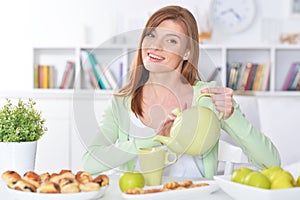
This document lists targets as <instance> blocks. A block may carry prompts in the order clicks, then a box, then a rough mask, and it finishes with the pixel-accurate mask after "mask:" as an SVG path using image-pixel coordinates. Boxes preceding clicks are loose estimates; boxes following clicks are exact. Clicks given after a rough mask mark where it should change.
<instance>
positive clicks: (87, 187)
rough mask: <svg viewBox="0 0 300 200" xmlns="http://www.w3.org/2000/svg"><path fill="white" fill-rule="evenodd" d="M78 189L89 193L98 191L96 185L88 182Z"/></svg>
mask: <svg viewBox="0 0 300 200" xmlns="http://www.w3.org/2000/svg"><path fill="white" fill-rule="evenodd" d="M79 188H80V190H81V191H83V192H91V191H97V190H99V189H100V185H99V184H98V183H94V182H89V183H85V184H79Z"/></svg>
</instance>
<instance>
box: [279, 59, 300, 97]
mask: <svg viewBox="0 0 300 200" xmlns="http://www.w3.org/2000/svg"><path fill="white" fill-rule="evenodd" d="M296 67H297V63H293V64H292V65H291V67H290V70H289V72H288V74H287V76H286V78H285V82H284V84H283V87H282V90H284V91H286V90H288V89H289V85H290V82H291V81H292V78H293V76H294V71H295V68H296Z"/></svg>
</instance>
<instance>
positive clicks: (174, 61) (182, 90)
mask: <svg viewBox="0 0 300 200" xmlns="http://www.w3.org/2000/svg"><path fill="white" fill-rule="evenodd" d="M196 24H197V23H196V20H195V18H194V17H193V15H192V14H191V13H190V12H189V11H188V10H187V9H185V8H182V7H179V6H167V7H164V8H161V9H160V10H158V11H157V12H155V13H154V14H153V15H152V16H151V17H150V18H149V20H148V22H147V24H146V28H145V29H144V31H143V33H142V35H141V40H140V43H139V49H138V51H137V55H136V59H135V62H134V64H133V66H132V71H131V73H130V77H129V81H128V83H127V85H125V86H124V87H123V88H121V89H120V91H119V93H118V94H116V95H114V97H113V99H112V101H111V105H110V107H109V108H108V109H107V110H106V112H105V113H104V116H103V118H102V120H101V123H100V130H99V134H98V135H97V138H96V139H95V140H94V144H93V145H91V146H90V147H89V149H88V151H87V152H86V153H85V155H84V157H83V162H84V168H85V170H87V171H89V172H90V173H92V174H98V173H100V172H102V171H105V170H108V169H112V168H116V167H121V168H122V169H123V170H132V169H134V168H135V161H136V157H137V152H138V149H139V148H140V147H153V146H159V145H161V144H160V143H157V142H154V141H153V138H154V137H155V136H156V135H157V134H158V135H164V136H169V134H170V127H171V126H172V124H173V121H174V116H173V115H172V114H171V113H172V110H174V109H175V108H180V109H181V110H184V109H186V108H189V107H191V106H193V105H194V104H196V101H195V99H196V98H197V96H198V95H199V94H200V93H207V92H209V93H212V94H213V96H212V97H205V98H204V100H203V101H201V102H199V104H200V105H202V106H206V107H209V108H210V109H212V110H214V112H216V113H218V112H222V113H223V114H224V115H223V118H222V119H221V127H222V129H223V130H224V131H226V132H227V133H228V134H229V135H230V136H231V137H232V139H233V140H234V141H235V142H236V143H237V144H238V145H240V147H241V148H242V149H243V151H244V153H245V154H246V155H247V156H248V158H249V161H250V162H251V163H252V164H254V165H255V166H256V167H259V168H263V167H265V166H270V165H280V158H279V154H278V151H277V149H276V148H275V147H274V145H273V144H272V142H271V141H270V140H269V139H268V138H267V137H266V136H265V135H263V134H262V133H261V132H259V131H258V130H256V129H255V128H254V127H253V126H252V125H251V124H250V123H249V122H248V121H247V120H246V119H245V118H244V115H243V113H242V112H241V111H240V109H239V106H238V105H237V104H236V103H235V102H234V101H233V98H232V93H233V91H232V90H231V89H230V88H220V87H216V85H215V83H214V82H211V83H207V82H203V81H201V80H200V78H199V76H198V69H197V66H198V58H199V44H198V29H197V25H196ZM217 154H218V144H214V145H213V147H212V148H211V149H210V150H209V151H208V152H205V153H204V154H203V155H199V156H189V155H182V156H181V157H180V158H179V159H178V161H177V162H176V163H175V164H174V165H171V166H169V167H167V168H166V169H165V175H170V176H185V177H207V178H211V177H212V176H213V175H215V174H216V173H217ZM183 166H184V167H183Z"/></svg>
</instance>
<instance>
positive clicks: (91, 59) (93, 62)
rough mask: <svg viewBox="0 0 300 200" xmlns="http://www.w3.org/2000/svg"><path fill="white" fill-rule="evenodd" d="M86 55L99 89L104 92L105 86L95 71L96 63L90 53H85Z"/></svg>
mask: <svg viewBox="0 0 300 200" xmlns="http://www.w3.org/2000/svg"><path fill="white" fill-rule="evenodd" d="M87 55H88V59H89V61H90V63H91V66H92V69H93V71H94V74H95V76H96V78H97V80H98V84H99V86H100V88H101V89H103V90H106V85H104V83H103V80H102V78H101V76H100V74H99V72H98V70H97V66H96V65H97V62H96V59H95V58H94V55H93V54H92V53H91V52H87Z"/></svg>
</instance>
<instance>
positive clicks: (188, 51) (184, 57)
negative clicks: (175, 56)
mask: <svg viewBox="0 0 300 200" xmlns="http://www.w3.org/2000/svg"><path fill="white" fill-rule="evenodd" d="M189 57H190V50H188V49H187V50H186V51H185V53H184V55H183V60H188V59H189Z"/></svg>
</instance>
